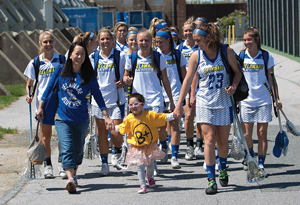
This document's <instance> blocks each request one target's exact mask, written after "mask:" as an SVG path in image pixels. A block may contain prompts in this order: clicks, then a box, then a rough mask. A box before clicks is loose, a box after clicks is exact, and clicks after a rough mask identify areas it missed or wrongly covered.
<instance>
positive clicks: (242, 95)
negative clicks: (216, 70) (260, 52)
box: [221, 44, 249, 103]
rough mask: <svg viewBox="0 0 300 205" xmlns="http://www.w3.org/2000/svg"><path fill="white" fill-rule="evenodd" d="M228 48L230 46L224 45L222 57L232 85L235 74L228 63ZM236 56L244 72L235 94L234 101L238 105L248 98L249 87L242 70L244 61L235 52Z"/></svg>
mask: <svg viewBox="0 0 300 205" xmlns="http://www.w3.org/2000/svg"><path fill="white" fill-rule="evenodd" d="M228 46H229V45H228V44H222V49H221V57H222V61H223V64H224V66H225V68H226V72H227V73H228V74H229V76H230V83H231V84H232V81H233V77H234V72H233V70H232V68H231V66H230V65H229V63H228V58H227V47H228ZM234 55H235V57H236V60H237V63H238V66H239V68H240V70H241V72H242V77H241V80H240V82H239V84H238V86H237V88H236V91H235V93H234V94H233V98H234V101H235V102H236V103H237V102H239V101H242V100H244V99H246V98H247V97H248V95H249V93H248V92H249V87H248V84H247V81H246V79H245V76H244V74H243V70H242V68H243V59H241V58H240V57H239V56H238V55H237V54H236V53H235V52H234Z"/></svg>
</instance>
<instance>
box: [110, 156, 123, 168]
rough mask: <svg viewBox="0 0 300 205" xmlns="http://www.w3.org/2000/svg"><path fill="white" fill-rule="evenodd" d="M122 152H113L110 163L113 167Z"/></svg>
mask: <svg viewBox="0 0 300 205" xmlns="http://www.w3.org/2000/svg"><path fill="white" fill-rule="evenodd" d="M121 154H122V153H117V154H113V155H112V156H111V165H112V166H113V167H115V166H116V164H117V163H118V160H119V159H120V157H121Z"/></svg>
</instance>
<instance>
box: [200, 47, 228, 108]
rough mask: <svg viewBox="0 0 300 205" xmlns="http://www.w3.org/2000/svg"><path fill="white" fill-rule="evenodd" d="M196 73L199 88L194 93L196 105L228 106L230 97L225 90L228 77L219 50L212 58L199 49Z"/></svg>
mask: <svg viewBox="0 0 300 205" xmlns="http://www.w3.org/2000/svg"><path fill="white" fill-rule="evenodd" d="M197 73H198V75H199V90H198V92H197V95H196V106H197V107H206V108H210V109H218V108H226V107H230V106H231V103H230V98H229V96H228V95H227V92H226V91H225V87H226V85H230V79H229V74H227V72H226V68H225V66H224V64H223V62H222V57H221V53H220V50H218V51H217V55H216V58H215V59H212V60H211V59H209V58H208V57H207V55H206V54H205V52H204V51H202V50H201V51H200V61H199V65H198V67H197Z"/></svg>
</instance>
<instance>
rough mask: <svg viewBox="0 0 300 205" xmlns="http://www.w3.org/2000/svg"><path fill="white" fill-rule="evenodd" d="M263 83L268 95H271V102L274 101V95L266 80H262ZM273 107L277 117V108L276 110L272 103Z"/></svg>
mask: <svg viewBox="0 0 300 205" xmlns="http://www.w3.org/2000/svg"><path fill="white" fill-rule="evenodd" d="M263 84H264V85H265V87H266V88H267V90H268V91H269V93H270V95H271V97H272V100H273V103H274V102H275V99H274V95H273V92H272V90H271V89H270V88H269V86H268V85H267V83H266V81H264V82H263ZM273 108H274V113H275V116H276V117H278V114H277V110H276V107H274V105H273Z"/></svg>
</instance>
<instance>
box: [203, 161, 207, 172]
mask: <svg viewBox="0 0 300 205" xmlns="http://www.w3.org/2000/svg"><path fill="white" fill-rule="evenodd" d="M203 169H204V170H205V171H206V162H205V160H204V162H203Z"/></svg>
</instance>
